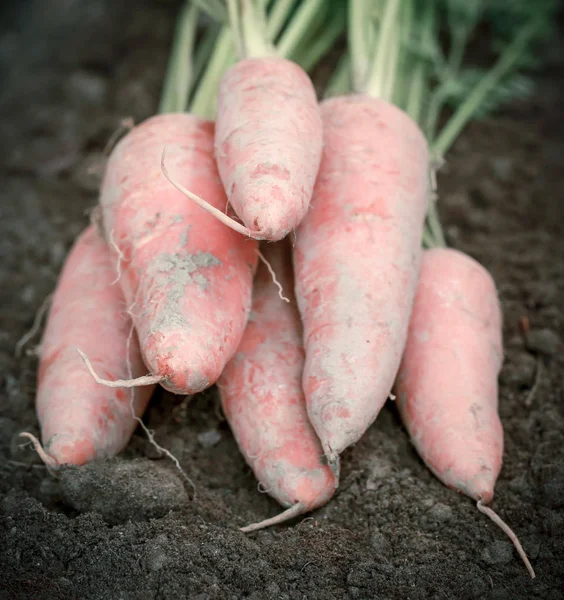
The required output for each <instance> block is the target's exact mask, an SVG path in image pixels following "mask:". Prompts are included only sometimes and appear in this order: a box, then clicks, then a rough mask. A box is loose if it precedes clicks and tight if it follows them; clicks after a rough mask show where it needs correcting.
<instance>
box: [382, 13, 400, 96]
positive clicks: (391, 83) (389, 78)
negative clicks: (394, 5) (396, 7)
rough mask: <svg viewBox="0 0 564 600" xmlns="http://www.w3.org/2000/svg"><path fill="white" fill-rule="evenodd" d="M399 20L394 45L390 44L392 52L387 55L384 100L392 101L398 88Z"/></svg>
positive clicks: (396, 23) (395, 27) (395, 25)
mask: <svg viewBox="0 0 564 600" xmlns="http://www.w3.org/2000/svg"><path fill="white" fill-rule="evenodd" d="M398 22H399V19H397V18H396V19H395V23H394V29H395V30H396V34H395V37H394V43H393V44H390V50H389V52H388V53H387V61H386V66H385V69H386V75H385V77H384V84H383V89H382V98H383V99H384V100H388V101H391V100H392V98H393V95H394V89H395V87H396V80H397V76H398V60H399V54H400V41H401V36H400V35H399V34H398V33H397V29H398Z"/></svg>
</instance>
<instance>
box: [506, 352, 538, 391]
mask: <svg viewBox="0 0 564 600" xmlns="http://www.w3.org/2000/svg"><path fill="white" fill-rule="evenodd" d="M536 369H537V361H536V360H535V358H534V357H533V356H531V355H530V354H527V353H526V352H522V353H519V354H518V355H517V356H515V357H514V358H512V360H510V361H507V362H506V364H505V366H504V368H503V370H502V372H501V381H502V382H503V383H504V384H506V385H508V386H509V387H512V388H515V389H523V388H527V387H530V386H531V385H532V383H533V380H534V378H535V372H536Z"/></svg>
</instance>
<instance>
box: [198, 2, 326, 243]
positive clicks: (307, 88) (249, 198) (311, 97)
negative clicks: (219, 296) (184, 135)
mask: <svg viewBox="0 0 564 600" xmlns="http://www.w3.org/2000/svg"><path fill="white" fill-rule="evenodd" d="M228 7H229V15H230V22H231V29H232V33H233V36H234V38H235V41H236V47H237V50H238V55H239V57H240V58H241V59H242V60H240V61H239V62H238V63H237V64H235V65H234V66H232V67H230V68H229V69H228V70H227V72H226V73H225V74H224V75H223V77H222V79H221V82H220V85H219V92H218V103H217V117H216V130H215V157H216V160H217V165H218V170H219V174H220V177H221V180H222V182H223V184H224V186H225V190H226V192H227V196H228V200H229V204H230V206H231V207H232V208H233V210H234V212H235V214H236V215H237V216H238V217H239V218H240V219H241V220H242V222H243V225H241V224H239V223H238V222H235V221H233V220H232V219H230V218H224V217H225V216H224V215H223V216H222V215H219V214H217V213H216V214H215V216H216V217H217V218H220V219H222V222H224V223H225V224H227V225H229V226H231V227H233V228H234V229H236V230H237V231H239V232H241V233H244V234H246V235H248V236H249V237H252V238H254V239H266V240H280V239H282V238H283V237H285V236H286V235H287V234H288V233H289V232H291V231H292V230H294V229H295V228H296V227H297V225H298V224H299V223H300V221H301V220H302V219H303V217H304V216H305V214H306V212H307V210H308V207H309V203H310V199H311V194H312V190H313V186H314V183H315V178H316V175H317V170H318V168H319V162H320V159H321V147H322V127H321V116H320V111H319V107H318V104H317V99H316V94H315V90H314V88H313V85H312V83H311V80H310V79H309V77H308V75H307V74H306V72H305V71H304V70H303V69H302V68H301V67H300V66H299V65H298V64H296V63H294V62H292V61H290V60H287V59H285V58H282V57H280V56H276V55H275V51H274V48H273V47H272V46H271V45H270V44H269V43H268V42H267V40H266V39H264V38H262V37H261V35H262V34H263V32H262V31H260V30H261V25H260V24H259V22H258V19H259V18H260V13H259V11H257V10H255V8H254V7H253V6H252V0H230V1H229V2H228ZM284 11H286V12H287V11H288V9H287V8H283V10H282V11H281V12H284ZM193 199H195V198H193ZM200 205H201V206H204V205H205V203H204V202H202V203H201V204H200Z"/></svg>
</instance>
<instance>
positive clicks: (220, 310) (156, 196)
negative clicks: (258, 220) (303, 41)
mask: <svg viewBox="0 0 564 600" xmlns="http://www.w3.org/2000/svg"><path fill="white" fill-rule="evenodd" d="M199 12H200V11H199V8H198V7H197V6H196V5H195V4H194V3H192V2H190V1H188V2H186V4H185V6H184V8H183V9H182V11H181V13H180V16H179V19H178V25H177V32H176V35H175V40H174V44H173V50H172V52H171V57H170V60H169V66H168V71H167V76H166V79H165V83H164V87H163V94H162V98H161V103H160V111H161V113H163V114H160V115H158V116H155V117H152V118H150V119H148V120H147V121H145V122H144V123H142V124H141V125H139V126H137V127H136V128H135V129H133V131H131V133H129V135H127V136H126V137H125V138H124V139H123V140H121V141H120V143H119V144H118V145H117V146H116V148H115V149H114V151H113V153H112V155H111V157H110V159H109V162H108V165H107V169H106V173H105V176H104V180H103V183H102V190H101V197H100V204H101V207H102V213H103V222H104V229H105V232H106V237H107V239H108V242H109V244H110V246H111V247H112V249H113V252H114V256H115V261H116V265H117V274H118V278H119V282H120V284H121V287H122V289H123V292H124V295H125V298H126V302H127V306H128V309H129V310H130V313H131V315H132V318H133V322H134V325H135V328H136V330H137V333H138V335H139V340H140V345H141V350H142V353H143V357H144V360H145V363H146V364H147V366H148V368H149V369H150V370H151V371H152V373H153V374H154V377H155V378H156V379H158V380H159V381H160V383H161V384H162V385H163V386H164V387H165V388H167V389H168V390H170V391H172V392H176V393H184V394H192V393H196V392H199V391H201V390H203V389H205V388H206V387H208V386H210V385H211V384H213V383H214V382H215V381H216V380H217V378H218V377H219V375H220V373H221V371H222V370H223V368H224V366H225V364H226V363H227V361H228V360H229V359H230V358H231V356H232V355H233V353H234V352H235V350H236V348H237V345H238V343H239V341H240V339H241V336H242V335H243V330H244V327H245V323H246V320H247V316H248V312H249V309H250V305H251V286H252V278H253V274H254V270H255V268H256V262H257V255H256V251H257V245H256V243H255V242H253V241H248V240H245V239H244V238H242V237H241V236H239V235H237V234H236V233H235V232H233V231H231V230H229V229H228V228H226V227H224V226H223V225H221V223H219V222H218V221H217V220H216V219H214V218H213V217H212V216H210V215H209V214H207V213H206V212H204V211H202V210H201V209H200V208H199V207H198V206H197V205H195V204H193V203H191V202H187V201H186V200H185V197H184V195H183V193H182V192H181V191H179V190H178V189H174V187H172V186H171V185H170V183H169V181H168V180H167V179H171V175H170V174H169V172H168V169H170V170H171V172H173V173H174V175H175V176H176V177H177V178H178V179H179V181H178V182H175V186H176V187H177V188H179V189H182V184H185V185H187V186H189V187H190V188H191V189H193V190H194V191H196V192H197V193H200V194H202V195H205V196H206V198H207V199H208V201H209V202H210V203H211V206H212V207H213V208H214V209H215V210H220V209H221V210H223V209H224V207H225V205H226V203H227V200H226V197H225V193H224V191H223V186H222V185H221V181H220V180H219V175H218V173H217V167H216V164H215V161H214V158H213V137H214V124H213V122H211V121H208V120H205V119H202V118H200V117H199V116H197V115H195V114H182V111H183V110H185V108H186V104H187V103H188V99H189V96H190V92H191V91H192V84H193V83H194V78H193V76H191V75H193V73H194V65H193V62H192V59H191V53H192V49H193V44H194V40H195V35H196V24H197V21H198V16H199ZM206 52H209V43H208V44H206V46H202V48H198V50H197V51H196V52H195V56H196V58H197V59H198V60H199V61H200V62H202V60H205V54H206ZM212 91H213V90H212ZM208 92H210V90H208ZM210 93H211V92H210ZM167 146H168V147H170V148H171V150H170V152H169V158H168V160H167V164H168V169H167V168H165V166H164V153H165V150H166V148H167ZM100 382H101V383H104V384H106V385H107V384H109V383H111V382H107V381H102V380H100ZM122 384H123V385H128V386H132V385H140V384H142V381H129V382H122Z"/></svg>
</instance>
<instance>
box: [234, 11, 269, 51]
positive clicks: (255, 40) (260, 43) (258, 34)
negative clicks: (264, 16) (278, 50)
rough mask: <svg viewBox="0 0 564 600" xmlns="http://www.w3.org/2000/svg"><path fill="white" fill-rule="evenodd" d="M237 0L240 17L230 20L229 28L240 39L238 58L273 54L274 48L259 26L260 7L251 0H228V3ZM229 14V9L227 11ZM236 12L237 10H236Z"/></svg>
mask: <svg viewBox="0 0 564 600" xmlns="http://www.w3.org/2000/svg"><path fill="white" fill-rule="evenodd" d="M231 2H232V3H234V4H235V2H237V4H239V6H240V8H241V19H240V21H237V22H231V29H232V31H233V36H234V37H235V39H237V37H240V39H241V40H242V43H241V47H242V51H240V50H239V49H238V52H237V53H238V54H239V58H262V57H265V56H273V55H274V48H273V47H272V46H271V45H270V44H269V43H268V41H267V40H266V31H265V30H264V28H263V29H262V30H261V27H260V15H259V14H258V13H259V12H260V9H257V8H256V7H255V6H254V5H253V0H228V3H231ZM229 12H230V14H231V11H229ZM236 12H237V11H236Z"/></svg>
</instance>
